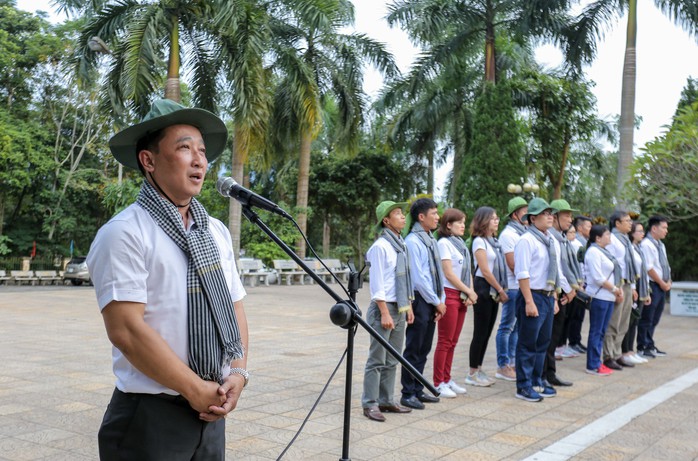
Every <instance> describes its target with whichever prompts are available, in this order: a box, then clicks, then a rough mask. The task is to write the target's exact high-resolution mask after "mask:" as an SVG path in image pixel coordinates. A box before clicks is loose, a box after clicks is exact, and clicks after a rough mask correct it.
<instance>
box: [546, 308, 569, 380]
mask: <svg viewBox="0 0 698 461" xmlns="http://www.w3.org/2000/svg"><path fill="white" fill-rule="evenodd" d="M557 305H558V307H559V308H560V310H559V311H558V312H557V314H555V317H553V331H552V334H551V335H550V344H549V345H548V350H547V352H546V353H545V366H544V367H543V370H544V372H543V376H545V377H546V378H547V377H548V376H551V375H554V374H555V373H557V366H556V365H555V348H556V347H557V343H558V342H559V341H560V337H562V332H563V330H564V327H565V319H566V318H567V305H564V306H563V305H562V304H560V300H559V299H558V301H557Z"/></svg>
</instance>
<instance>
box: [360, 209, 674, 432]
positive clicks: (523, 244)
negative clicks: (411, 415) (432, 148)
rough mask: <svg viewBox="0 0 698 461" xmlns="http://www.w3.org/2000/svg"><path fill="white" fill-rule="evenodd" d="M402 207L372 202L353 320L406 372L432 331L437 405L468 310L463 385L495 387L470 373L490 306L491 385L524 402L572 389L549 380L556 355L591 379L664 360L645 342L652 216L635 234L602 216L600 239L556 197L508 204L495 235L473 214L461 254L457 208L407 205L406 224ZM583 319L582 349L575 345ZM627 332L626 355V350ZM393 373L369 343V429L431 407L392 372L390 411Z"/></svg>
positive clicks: (483, 213) (661, 225) (650, 331)
mask: <svg viewBox="0 0 698 461" xmlns="http://www.w3.org/2000/svg"><path fill="white" fill-rule="evenodd" d="M407 206H408V204H407V203H395V202H382V203H381V204H380V205H379V206H378V207H377V209H376V217H377V221H378V223H377V225H376V232H377V233H378V234H379V238H378V239H377V240H376V241H375V242H374V244H373V245H372V246H371V248H370V249H369V251H368V252H367V256H366V259H367V261H368V262H369V264H370V291H371V304H370V306H369V308H368V311H367V321H368V322H369V323H370V324H371V325H372V326H373V327H374V329H376V331H378V332H379V333H380V334H381V335H383V337H384V338H385V339H386V340H387V341H388V342H389V343H390V344H391V345H392V346H393V347H394V348H395V349H396V350H398V351H403V346H404V352H403V355H404V357H405V359H406V360H408V361H409V362H410V363H411V364H412V365H413V366H414V367H415V368H416V369H417V370H418V371H419V372H420V373H423V372H424V367H425V365H426V362H427V359H428V356H429V353H430V352H431V347H432V343H433V338H434V334H435V333H436V332H437V331H438V339H437V344H436V348H435V353H434V358H433V367H434V368H433V380H434V385H435V386H436V388H437V389H438V391H439V392H440V397H448V398H453V397H456V396H457V395H458V394H465V393H466V392H467V391H466V388H465V387H463V386H461V385H459V384H458V382H457V381H456V380H455V379H453V377H452V376H451V369H452V364H453V357H454V352H455V349H456V345H457V344H458V340H459V336H460V332H461V330H462V327H463V324H464V322H465V317H466V313H467V310H468V308H469V307H471V309H472V312H473V336H472V339H471V343H470V348H469V372H468V373H467V375H466V377H465V384H466V385H472V386H491V385H492V384H494V382H495V380H494V379H492V378H490V377H489V376H488V375H487V373H486V372H485V371H484V370H483V369H482V365H483V361H484V357H485V353H486V350H487V345H488V343H489V340H490V337H491V335H492V333H493V331H494V327H495V324H496V319H497V316H498V310H499V305H500V303H501V304H502V312H501V319H500V323H499V328H498V329H497V333H496V347H497V370H496V373H495V377H496V378H498V379H501V380H505V381H515V382H516V394H515V395H516V397H517V398H520V399H523V400H526V401H534V402H537V401H541V400H542V399H543V398H545V397H553V396H555V395H556V393H557V391H556V389H555V387H557V386H571V385H572V383H571V382H569V381H566V380H564V379H562V378H561V377H559V376H558V374H557V369H556V368H557V366H556V361H557V360H556V359H560V358H562V357H565V356H566V357H573V356H578V355H580V354H582V353H587V363H586V371H587V372H588V373H591V374H595V375H600V376H603V375H607V374H610V373H611V372H612V371H613V370H620V369H622V368H624V367H633V366H634V365H635V364H639V363H644V362H646V361H647V358H649V357H656V356H660V355H664V353H663V352H662V351H659V350H658V349H657V348H656V346H655V345H654V339H653V338H654V329H655V328H656V325H657V324H658V322H659V318H660V317H661V313H662V311H663V306H664V293H665V292H666V291H668V290H669V289H670V287H671V281H670V280H671V279H670V269H669V267H668V263H667V260H666V251H665V249H664V247H663V244H662V243H661V240H662V239H663V238H664V237H665V236H666V233H667V229H668V223H667V221H666V219H664V218H661V217H653V218H651V219H650V221H649V224H648V230H647V237H644V238H643V236H644V233H643V232H642V227H641V224H639V223H633V222H632V220H630V217H629V215H628V213H626V212H623V211H620V212H616V213H614V215H613V216H611V220H610V224H611V229H612V231H611V229H609V228H608V227H606V226H602V225H596V226H592V222H591V220H590V219H589V218H587V217H584V216H577V218H574V217H573V216H574V212H577V211H578V210H575V209H573V208H571V207H570V205H569V203H568V202H567V201H565V200H562V199H558V200H554V201H553V202H551V203H550V204H548V203H547V202H546V201H545V200H543V199H540V198H535V199H533V200H532V201H531V203H527V202H526V201H525V200H524V199H523V198H521V197H515V198H514V199H512V200H511V201H510V202H509V206H508V210H507V217H508V223H507V225H506V226H505V228H504V230H503V231H502V233H501V234H500V235H499V239H498V238H497V237H496V236H497V231H498V228H499V217H498V216H497V213H496V210H494V209H492V208H490V207H481V208H479V209H478V210H477V211H476V212H475V214H474V216H473V219H472V222H471V225H470V234H471V238H472V246H471V248H472V253H471V251H470V250H469V249H468V245H467V244H466V242H465V241H464V240H463V238H464V234H465V230H466V224H465V223H466V215H465V214H464V213H463V212H462V211H460V210H457V209H453V208H451V209H448V210H446V211H445V212H444V214H443V216H441V217H439V214H438V209H437V205H436V203H435V202H433V201H432V200H430V199H419V200H417V201H415V202H414V203H413V204H412V206H411V207H410V209H409V218H410V219H409V220H408V219H406V216H405V212H406V210H407ZM439 218H440V219H439ZM408 221H411V225H410V226H411V227H410V228H408V229H406V228H405V227H406V226H408ZM573 221H574V224H573ZM437 229H438V230H437ZM434 231H437V232H436V233H437V238H434V236H433V235H432V233H433V232H434ZM405 233H406V237H405V239H404V240H403V239H402V235H403V234H405ZM609 264H610V266H609ZM631 266H632V267H631ZM608 269H610V270H611V272H610V275H609V272H608ZM638 306H639V307H638ZM643 307H644V309H643ZM586 310H589V312H590V315H589V323H590V325H589V337H588V342H587V343H588V347H587V346H585V345H583V344H582V339H581V338H582V336H581V330H582V323H583V321H584V317H585V311H586ZM631 313H632V314H633V315H631ZM636 332H637V344H638V352H639V353H638V354H635V352H634V351H633V344H634V341H635V334H636ZM561 356H562V357H561ZM397 363H398V362H397V360H396V359H395V358H393V357H392V356H390V354H388V353H387V352H386V351H385V349H384V348H383V347H382V346H381V345H380V344H379V343H378V342H377V341H375V340H373V339H372V340H371V344H370V348H369V355H368V360H367V363H366V369H365V376H364V390H363V395H362V407H363V412H364V415H365V416H366V417H368V418H369V419H372V420H376V421H384V420H385V416H384V415H383V413H386V412H388V413H408V412H410V411H412V409H423V408H424V404H425V403H435V402H438V401H439V398H437V397H434V396H431V395H429V394H427V393H425V392H424V388H423V386H422V385H421V384H420V383H419V381H417V380H416V379H415V378H414V377H413V376H412V375H411V374H410V373H409V372H408V371H407V370H406V369H404V368H403V370H402V374H401V385H402V390H401V393H402V396H401V398H400V402H399V404H398V403H397V402H396V399H395V398H394V388H395V380H396V376H397Z"/></svg>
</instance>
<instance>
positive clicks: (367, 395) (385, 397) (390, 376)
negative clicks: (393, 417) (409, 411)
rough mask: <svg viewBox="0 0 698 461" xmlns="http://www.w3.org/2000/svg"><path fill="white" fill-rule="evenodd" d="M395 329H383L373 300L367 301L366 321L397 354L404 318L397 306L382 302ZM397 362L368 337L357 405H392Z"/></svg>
mask: <svg viewBox="0 0 698 461" xmlns="http://www.w3.org/2000/svg"><path fill="white" fill-rule="evenodd" d="M386 305H387V306H388V311H389V312H390V316H391V317H392V318H393V323H394V324H395V329H393V330H386V329H385V328H383V326H382V325H381V311H380V309H379V308H378V305H377V304H376V303H375V301H371V304H370V305H369V306H368V311H367V312H366V322H367V323H368V324H369V325H371V327H372V328H373V329H374V330H376V332H377V333H378V334H379V335H381V336H382V337H383V339H385V340H386V341H388V343H390V345H391V346H393V347H394V348H395V350H396V351H398V352H401V351H402V346H403V344H404V342H405V326H406V325H407V319H406V315H405V314H404V313H399V312H398V310H397V303H386ZM397 364H398V361H397V359H396V358H395V357H393V356H392V354H390V353H388V351H387V350H386V349H385V348H384V347H383V346H382V345H381V344H380V343H379V342H378V341H376V340H375V339H373V338H371V344H370V346H369V348H368V360H366V369H365V371H364V392H363V395H362V396H361V406H362V407H363V408H370V407H372V406H375V405H393V404H394V403H395V401H394V398H393V396H394V390H395V375H396V373H397Z"/></svg>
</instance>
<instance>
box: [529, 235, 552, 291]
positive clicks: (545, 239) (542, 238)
mask: <svg viewBox="0 0 698 461" xmlns="http://www.w3.org/2000/svg"><path fill="white" fill-rule="evenodd" d="M527 232H530V233H531V234H533V236H534V237H535V238H536V239H537V240H538V241H539V242H540V243H542V244H543V245H545V247H546V248H547V249H548V276H547V278H546V282H547V283H548V284H549V285H552V286H553V287H554V289H555V290H557V289H558V287H559V286H560V274H558V273H557V251H556V250H555V244H554V243H553V238H552V237H551V236H549V235H545V234H544V233H542V232H541V231H540V230H539V229H538V228H537V227H536V226H533V225H531V226H528V229H527Z"/></svg>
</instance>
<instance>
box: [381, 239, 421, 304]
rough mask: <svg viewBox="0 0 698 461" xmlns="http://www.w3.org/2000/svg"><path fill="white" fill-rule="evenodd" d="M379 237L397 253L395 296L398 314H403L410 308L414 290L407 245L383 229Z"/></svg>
mask: <svg viewBox="0 0 698 461" xmlns="http://www.w3.org/2000/svg"><path fill="white" fill-rule="evenodd" d="M381 237H383V238H384V239H386V240H387V241H388V243H390V245H391V246H392V247H393V250H395V253H397V264H396V266H395V296H396V297H397V308H398V312H405V311H407V310H408V309H409V308H410V307H412V300H413V299H414V288H413V287H412V277H411V276H410V264H409V262H408V261H409V258H408V255H407V245H405V241H404V240H403V239H402V237H400V236H399V235H397V234H395V232H392V231H390V230H389V229H386V228H383V231H382V232H381Z"/></svg>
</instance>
